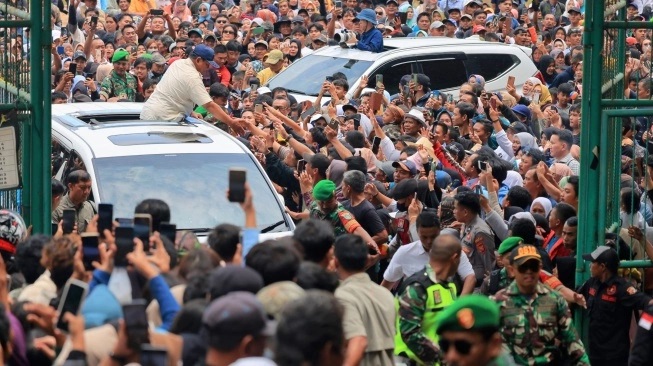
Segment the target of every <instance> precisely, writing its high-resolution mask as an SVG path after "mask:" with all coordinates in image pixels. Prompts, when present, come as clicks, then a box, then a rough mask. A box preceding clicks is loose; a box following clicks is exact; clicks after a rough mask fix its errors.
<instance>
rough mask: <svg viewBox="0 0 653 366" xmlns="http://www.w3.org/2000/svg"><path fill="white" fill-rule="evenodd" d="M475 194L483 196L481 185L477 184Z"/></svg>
mask: <svg viewBox="0 0 653 366" xmlns="http://www.w3.org/2000/svg"><path fill="white" fill-rule="evenodd" d="M474 192H475V193H476V194H478V195H479V196H480V195H482V194H483V187H481V185H480V184H477V185H476V187H474Z"/></svg>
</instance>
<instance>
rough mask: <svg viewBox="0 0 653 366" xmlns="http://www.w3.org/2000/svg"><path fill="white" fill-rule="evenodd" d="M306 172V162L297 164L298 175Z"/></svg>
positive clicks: (302, 160)
mask: <svg viewBox="0 0 653 366" xmlns="http://www.w3.org/2000/svg"><path fill="white" fill-rule="evenodd" d="M304 170H306V160H304V159H301V160H300V161H298V162H297V173H300V174H301V173H302V172H303V171H304Z"/></svg>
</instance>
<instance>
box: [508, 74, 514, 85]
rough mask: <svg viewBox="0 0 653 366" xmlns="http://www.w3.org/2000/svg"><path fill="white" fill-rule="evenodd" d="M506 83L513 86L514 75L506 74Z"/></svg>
mask: <svg viewBox="0 0 653 366" xmlns="http://www.w3.org/2000/svg"><path fill="white" fill-rule="evenodd" d="M508 85H510V86H512V87H514V86H515V77H514V76H508Z"/></svg>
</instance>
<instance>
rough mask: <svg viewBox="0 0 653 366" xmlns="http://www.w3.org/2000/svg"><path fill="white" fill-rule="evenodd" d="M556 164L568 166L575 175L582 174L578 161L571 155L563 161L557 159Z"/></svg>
mask: <svg viewBox="0 0 653 366" xmlns="http://www.w3.org/2000/svg"><path fill="white" fill-rule="evenodd" d="M555 162H556V163H562V164H565V165H566V166H568V167H569V169H571V172H572V173H574V175H579V174H580V163H579V162H578V160H576V159H574V157H573V156H571V153H569V154H567V156H565V157H564V158H562V159H559V160H558V159H556V160H555Z"/></svg>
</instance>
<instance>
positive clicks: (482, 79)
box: [469, 74, 485, 89]
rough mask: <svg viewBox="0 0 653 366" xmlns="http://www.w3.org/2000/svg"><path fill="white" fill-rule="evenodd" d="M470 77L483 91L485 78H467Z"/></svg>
mask: <svg viewBox="0 0 653 366" xmlns="http://www.w3.org/2000/svg"><path fill="white" fill-rule="evenodd" d="M472 77H473V78H474V79H476V84H478V85H480V86H481V89H485V78H484V77H482V76H481V75H476V74H473V75H469V78H472Z"/></svg>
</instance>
